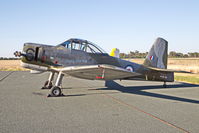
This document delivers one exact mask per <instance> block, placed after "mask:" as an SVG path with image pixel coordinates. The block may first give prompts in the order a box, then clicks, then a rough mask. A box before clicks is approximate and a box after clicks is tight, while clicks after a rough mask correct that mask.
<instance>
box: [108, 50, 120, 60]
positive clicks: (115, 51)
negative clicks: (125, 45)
mask: <svg viewBox="0 0 199 133" xmlns="http://www.w3.org/2000/svg"><path fill="white" fill-rule="evenodd" d="M110 56H113V57H117V58H119V57H120V50H119V49H117V48H113V49H112V50H111V53H110Z"/></svg>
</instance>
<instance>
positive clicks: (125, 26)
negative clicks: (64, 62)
mask: <svg viewBox="0 0 199 133" xmlns="http://www.w3.org/2000/svg"><path fill="white" fill-rule="evenodd" d="M157 37H163V38H165V39H166V40H168V42H169V50H170V51H171V50H175V51H178V52H184V53H187V52H199V1H198V0H68V1H67V0H4V1H3V0H1V1H0V46H1V48H0V57H2V56H3V57H6V56H9V57H12V56H13V52H14V51H16V50H21V49H22V47H23V43H25V42H35V43H42V44H52V45H57V44H59V43H61V42H63V41H65V40H67V39H69V38H82V39H86V40H89V41H91V42H94V43H96V44H98V45H99V46H101V47H102V48H103V49H105V50H106V51H107V52H110V50H111V49H112V48H115V47H116V48H119V49H120V51H121V52H126V53H127V52H129V51H134V50H139V51H141V52H146V51H148V50H149V49H150V47H151V45H152V43H153V42H154V40H155V39H156V38H157Z"/></svg>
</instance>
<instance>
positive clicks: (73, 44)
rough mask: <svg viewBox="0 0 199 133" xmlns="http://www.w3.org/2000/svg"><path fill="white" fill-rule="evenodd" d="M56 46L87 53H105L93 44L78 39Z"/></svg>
mask: <svg viewBox="0 0 199 133" xmlns="http://www.w3.org/2000/svg"><path fill="white" fill-rule="evenodd" d="M58 46H63V47H66V48H69V49H75V50H81V51H85V52H87V53H106V52H105V51H104V50H103V49H102V48H100V47H99V46H97V45H96V44H94V43H91V42H88V41H86V40H80V39H70V40H67V41H65V42H63V43H62V44H60V45H58Z"/></svg>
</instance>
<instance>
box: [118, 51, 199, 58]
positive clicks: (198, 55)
mask: <svg viewBox="0 0 199 133" xmlns="http://www.w3.org/2000/svg"><path fill="white" fill-rule="evenodd" d="M147 54H148V52H144V53H142V52H139V51H138V50H136V51H130V52H129V53H128V54H126V53H120V58H145V57H146V56H147ZM168 57H169V58H199V52H189V53H186V54H184V53H180V52H175V51H171V52H169V54H168Z"/></svg>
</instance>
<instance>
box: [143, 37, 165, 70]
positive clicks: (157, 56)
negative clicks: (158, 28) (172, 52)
mask: <svg viewBox="0 0 199 133" xmlns="http://www.w3.org/2000/svg"><path fill="white" fill-rule="evenodd" d="M167 52H168V42H167V41H166V40H165V39H163V38H157V39H156V41H155V42H154V44H153V46H152V47H151V49H150V51H149V53H148V55H147V56H146V59H145V61H144V65H145V66H149V67H155V68H161V69H167V60H168V54H167Z"/></svg>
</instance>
